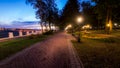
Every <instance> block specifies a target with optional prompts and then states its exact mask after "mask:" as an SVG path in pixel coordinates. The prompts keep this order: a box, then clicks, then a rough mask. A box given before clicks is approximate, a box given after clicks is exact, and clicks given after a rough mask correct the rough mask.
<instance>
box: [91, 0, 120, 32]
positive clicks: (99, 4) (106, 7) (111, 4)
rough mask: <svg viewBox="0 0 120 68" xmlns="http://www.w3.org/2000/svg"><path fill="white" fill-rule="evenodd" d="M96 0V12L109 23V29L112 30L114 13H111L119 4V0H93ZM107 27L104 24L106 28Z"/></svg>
mask: <svg viewBox="0 0 120 68" xmlns="http://www.w3.org/2000/svg"><path fill="white" fill-rule="evenodd" d="M93 1H95V2H96V13H98V14H99V17H100V18H102V19H103V20H104V21H105V22H106V23H105V26H106V25H107V24H109V25H110V26H109V31H112V22H113V17H114V15H116V13H115V14H114V13H112V12H113V11H116V10H114V9H115V8H118V7H119V6H120V0H93ZM107 28H108V27H107V26H106V29H107Z"/></svg>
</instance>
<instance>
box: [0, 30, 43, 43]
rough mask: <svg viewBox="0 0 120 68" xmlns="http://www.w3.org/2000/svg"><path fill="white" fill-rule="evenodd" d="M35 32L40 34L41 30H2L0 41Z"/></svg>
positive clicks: (34, 33)
mask: <svg viewBox="0 0 120 68" xmlns="http://www.w3.org/2000/svg"><path fill="white" fill-rule="evenodd" d="M36 34H42V31H38V30H37V31H25V32H23V31H16V32H4V33H2V32H1V33H0V41H2V40H6V39H12V38H19V37H24V36H30V35H36Z"/></svg>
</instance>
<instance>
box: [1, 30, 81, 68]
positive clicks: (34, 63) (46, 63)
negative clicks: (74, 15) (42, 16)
mask: <svg viewBox="0 0 120 68" xmlns="http://www.w3.org/2000/svg"><path fill="white" fill-rule="evenodd" d="M71 39H72V36H70V35H68V34H66V33H64V32H61V33H58V34H56V35H54V36H52V37H51V38H48V39H46V40H45V41H42V42H39V43H36V44H35V45H33V46H31V47H29V48H27V49H25V50H23V51H21V52H19V53H17V54H15V55H13V56H11V57H10V58H8V59H5V60H3V61H1V62H0V68H82V65H81V64H80V62H79V61H78V58H76V54H75V52H74V48H73V47H72V44H71V42H70V40H71Z"/></svg>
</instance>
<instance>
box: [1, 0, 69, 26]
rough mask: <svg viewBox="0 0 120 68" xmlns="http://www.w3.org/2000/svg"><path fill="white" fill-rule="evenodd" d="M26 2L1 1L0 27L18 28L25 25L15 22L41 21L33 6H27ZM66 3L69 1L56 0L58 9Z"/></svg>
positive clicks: (16, 0) (14, 0)
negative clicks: (36, 15)
mask: <svg viewBox="0 0 120 68" xmlns="http://www.w3.org/2000/svg"><path fill="white" fill-rule="evenodd" d="M25 1H26V0H0V27H5V26H7V27H8V26H11V27H14V26H16V27H18V26H19V25H24V23H22V24H21V23H17V22H15V23H13V21H21V22H23V21H39V20H37V19H36V18H35V9H33V7H32V6H31V5H28V4H26V3H25ZM66 1H67V0H56V3H57V5H58V8H59V9H62V8H63V7H64V5H65V3H66ZM17 25H18V26H17ZM32 25H33V24H32ZM16 27H15V28H16ZM19 27H20V26H19Z"/></svg>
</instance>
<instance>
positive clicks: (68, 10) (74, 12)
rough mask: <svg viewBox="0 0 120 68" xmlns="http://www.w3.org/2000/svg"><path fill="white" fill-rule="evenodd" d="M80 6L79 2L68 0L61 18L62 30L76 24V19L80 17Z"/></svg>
mask: <svg viewBox="0 0 120 68" xmlns="http://www.w3.org/2000/svg"><path fill="white" fill-rule="evenodd" d="M79 10H80V5H79V2H78V0H68V1H67V4H66V5H65V7H64V8H63V11H62V16H61V26H62V27H61V28H64V27H65V26H67V25H68V24H69V23H71V24H74V22H75V18H76V17H77V16H78V15H79Z"/></svg>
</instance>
